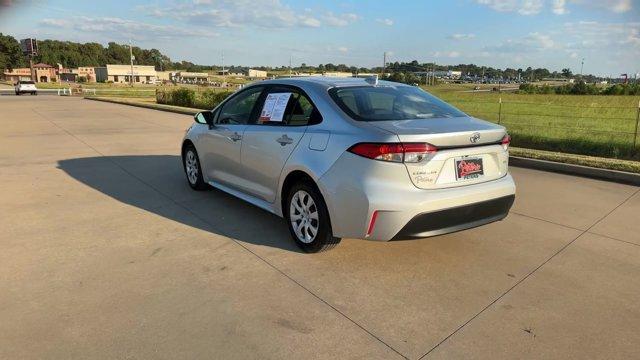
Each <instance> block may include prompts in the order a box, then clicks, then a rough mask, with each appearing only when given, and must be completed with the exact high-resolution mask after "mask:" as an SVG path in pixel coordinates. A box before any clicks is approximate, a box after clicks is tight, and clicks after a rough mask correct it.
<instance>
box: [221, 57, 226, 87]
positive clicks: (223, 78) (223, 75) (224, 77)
mask: <svg viewBox="0 0 640 360" xmlns="http://www.w3.org/2000/svg"><path fill="white" fill-rule="evenodd" d="M221 57H222V82H225V81H224V80H225V79H226V75H225V73H224V50H223V51H222V56H221Z"/></svg>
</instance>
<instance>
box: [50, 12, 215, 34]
mask: <svg viewBox="0 0 640 360" xmlns="http://www.w3.org/2000/svg"><path fill="white" fill-rule="evenodd" d="M39 24H41V25H45V26H52V27H59V28H65V29H70V30H75V31H78V32H82V33H103V34H108V35H110V36H114V35H116V36H120V37H121V38H130V39H136V40H141V39H152V38H164V39H173V38H177V37H180V38H183V37H214V36H217V35H218V34H216V33H214V32H212V31H208V30H204V29H194V28H190V29H188V28H183V27H177V26H172V25H156V24H148V23H143V22H139V21H131V20H126V19H121V18H117V17H87V16H76V17H73V18H69V19H51V18H47V19H42V20H41V21H40V22H39Z"/></svg>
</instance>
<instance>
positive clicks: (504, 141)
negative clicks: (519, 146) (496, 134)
mask: <svg viewBox="0 0 640 360" xmlns="http://www.w3.org/2000/svg"><path fill="white" fill-rule="evenodd" d="M500 144H501V145H502V147H503V148H504V149H505V150H509V145H510V144H511V136H509V134H507V135H505V136H504V137H503V138H502V141H500Z"/></svg>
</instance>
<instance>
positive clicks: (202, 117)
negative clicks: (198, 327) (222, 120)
mask: <svg viewBox="0 0 640 360" xmlns="http://www.w3.org/2000/svg"><path fill="white" fill-rule="evenodd" d="M193 120H195V122H197V123H198V124H206V125H209V126H213V112H211V111H202V112H199V113H197V114H196V115H195V116H194V117H193Z"/></svg>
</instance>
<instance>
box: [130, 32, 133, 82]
mask: <svg viewBox="0 0 640 360" xmlns="http://www.w3.org/2000/svg"><path fill="white" fill-rule="evenodd" d="M129 60H131V76H129V84H130V85H131V87H133V46H132V45H131V40H129Z"/></svg>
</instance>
